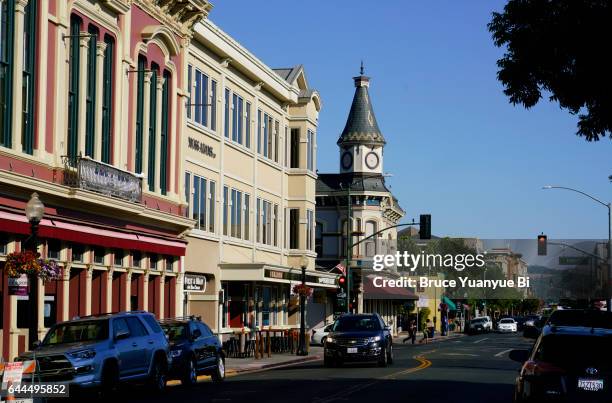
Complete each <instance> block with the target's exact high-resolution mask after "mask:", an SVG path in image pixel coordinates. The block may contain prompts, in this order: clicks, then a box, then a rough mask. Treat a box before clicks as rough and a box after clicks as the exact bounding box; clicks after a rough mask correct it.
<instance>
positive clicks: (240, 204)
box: [180, 20, 336, 333]
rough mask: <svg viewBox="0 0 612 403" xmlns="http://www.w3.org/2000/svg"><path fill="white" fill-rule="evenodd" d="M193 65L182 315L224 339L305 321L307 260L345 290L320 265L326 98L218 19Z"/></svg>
mask: <svg viewBox="0 0 612 403" xmlns="http://www.w3.org/2000/svg"><path fill="white" fill-rule="evenodd" d="M184 68H185V77H186V81H185V82H184V83H183V88H184V89H185V94H186V98H187V105H188V109H187V119H186V125H185V129H184V130H185V133H184V136H183V138H182V140H183V141H182V144H181V146H182V149H183V150H182V155H183V159H182V160H181V168H180V172H181V175H183V177H184V183H183V189H182V192H181V194H182V196H183V197H184V202H185V204H186V205H187V215H188V216H189V217H190V218H192V219H194V220H195V227H194V229H193V230H192V231H191V232H190V233H189V235H188V236H187V240H188V246H187V252H186V256H185V260H184V268H185V273H186V274H185V276H186V277H185V288H193V289H186V290H185V293H184V303H183V305H182V307H183V308H184V312H183V313H184V314H186V315H187V314H196V315H201V316H202V317H203V319H204V320H205V321H206V322H207V323H208V324H209V325H210V326H211V327H212V328H213V329H217V330H218V331H219V332H220V333H224V332H229V331H232V330H240V329H242V328H243V327H251V328H252V327H260V328H261V327H264V326H272V327H275V328H278V327H287V326H290V325H292V324H293V325H295V324H296V323H297V321H298V315H297V311H298V309H297V305H296V298H295V297H294V296H292V292H291V288H292V285H294V284H297V283H298V281H299V280H300V270H301V269H300V262H301V259H302V257H303V256H305V257H307V258H308V270H307V283H308V284H309V285H311V286H313V287H315V289H326V288H329V289H332V288H335V287H336V286H335V277H336V276H335V275H332V274H327V273H320V272H317V271H315V270H314V262H315V257H316V254H315V247H314V227H315V225H314V223H315V218H314V212H315V181H316V179H317V174H316V162H317V161H316V149H317V145H316V143H317V140H316V138H317V124H318V116H319V111H320V109H321V99H320V97H319V94H318V93H317V91H316V90H314V89H312V88H311V87H310V86H309V83H308V80H307V77H306V74H305V72H304V69H303V67H302V66H300V65H298V66H295V67H291V68H286V69H272V68H270V67H268V66H266V65H265V64H264V63H263V62H262V61H261V60H259V59H257V57H255V56H254V55H253V54H252V53H250V52H249V51H248V50H247V49H245V48H244V47H243V46H242V45H240V44H239V43H238V42H236V41H235V40H234V39H232V38H231V37H230V36H229V35H228V34H226V33H225V32H223V31H222V30H221V29H220V28H219V27H217V26H216V25H214V24H213V23H212V22H211V21H209V20H205V21H202V22H201V23H198V24H196V26H195V34H194V37H193V39H192V41H191V43H190V46H189V54H188V58H187V63H186V65H185V66H184ZM193 283H198V285H196V286H193V287H191V286H190V284H193ZM204 284H205V286H204Z"/></svg>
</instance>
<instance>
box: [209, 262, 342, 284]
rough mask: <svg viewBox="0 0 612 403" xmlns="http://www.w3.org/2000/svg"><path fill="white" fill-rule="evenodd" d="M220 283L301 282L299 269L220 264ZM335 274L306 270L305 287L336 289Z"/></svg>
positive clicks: (247, 264)
mask: <svg viewBox="0 0 612 403" xmlns="http://www.w3.org/2000/svg"><path fill="white" fill-rule="evenodd" d="M219 266H220V267H221V280H222V281H268V282H272V283H286V284H297V283H299V282H301V281H302V271H301V269H296V268H293V267H285V266H276V265H269V264H265V263H221V264H219ZM337 278H338V275H337V274H333V273H325V272H320V271H317V270H306V285H308V286H310V287H319V288H330V289H335V288H338V286H337V284H336V279H337Z"/></svg>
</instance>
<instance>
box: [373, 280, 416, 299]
mask: <svg viewBox="0 0 612 403" xmlns="http://www.w3.org/2000/svg"><path fill="white" fill-rule="evenodd" d="M374 277H382V276H374V275H367V276H365V278H364V280H363V298H364V299H387V300H388V299H395V300H408V299H419V297H418V296H417V295H416V294H415V293H414V291H413V290H412V289H410V288H404V287H376V286H374Z"/></svg>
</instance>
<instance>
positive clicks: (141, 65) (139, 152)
mask: <svg viewBox="0 0 612 403" xmlns="http://www.w3.org/2000/svg"><path fill="white" fill-rule="evenodd" d="M146 68H147V59H146V58H145V57H144V56H143V55H139V56H138V73H137V74H138V76H137V84H136V148H135V149H136V153H135V167H134V171H135V172H136V173H143V172H142V164H143V155H144V153H143V152H144V150H143V147H144V86H145V82H144V78H145V69H146Z"/></svg>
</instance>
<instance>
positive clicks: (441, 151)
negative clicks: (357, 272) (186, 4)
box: [210, 0, 612, 238]
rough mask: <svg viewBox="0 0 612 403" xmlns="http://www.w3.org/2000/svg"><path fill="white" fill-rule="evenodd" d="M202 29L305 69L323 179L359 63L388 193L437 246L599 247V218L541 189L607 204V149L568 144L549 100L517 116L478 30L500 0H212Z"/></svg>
mask: <svg viewBox="0 0 612 403" xmlns="http://www.w3.org/2000/svg"><path fill="white" fill-rule="evenodd" d="M213 3H214V4H215V7H214V8H213V10H212V12H211V14H210V19H211V20H212V21H213V22H215V24H217V25H218V26H219V27H220V28H221V29H223V30H225V31H226V32H228V33H229V34H230V35H232V36H233V37H234V38H235V39H237V40H238V41H239V42H240V43H242V44H243V45H244V46H245V47H246V48H248V49H249V50H250V51H251V52H253V53H254V54H255V55H256V56H257V57H259V58H260V59H261V60H263V61H264V62H265V63H267V64H268V65H270V66H272V67H287V66H291V65H295V64H300V63H301V64H304V66H305V69H306V74H307V78H308V81H309V84H310V85H311V86H312V87H314V88H316V89H317V90H319V92H320V93H321V96H322V99H323V110H322V112H321V115H320V117H319V120H320V124H319V131H318V146H319V147H318V168H319V172H337V171H338V166H339V163H338V151H337V146H336V140H337V138H338V136H339V134H340V132H341V131H342V129H343V127H344V124H345V122H346V117H347V114H348V110H349V107H350V103H351V99H352V97H353V82H352V79H351V77H353V76H354V75H356V74H357V73H358V68H359V62H360V60H361V59H363V60H364V63H365V67H366V74H367V75H370V76H371V77H372V82H371V87H370V95H371V97H372V102H373V104H374V108H375V112H376V116H377V119H378V123H379V126H380V128H381V130H382V131H383V134H384V135H385V137H386V139H387V146H386V148H385V160H384V164H385V165H384V168H385V171H387V172H390V173H393V174H394V176H393V177H392V178H389V182H390V184H391V186H392V189H393V192H394V193H395V195H396V196H397V197H398V198H399V200H400V203H401V205H402V206H403V207H404V209H405V210H406V212H407V218H412V217H415V218H416V219H417V220H418V216H419V214H420V213H431V214H432V226H433V228H432V232H433V233H434V234H438V235H450V236H478V237H481V238H533V237H535V235H536V234H538V233H540V232H541V231H544V232H545V233H547V234H549V237H550V238H604V237H605V238H607V210H606V208H605V207H603V206H600V205H596V204H595V203H593V202H592V201H590V200H588V199H586V198H582V197H581V196H580V195H578V194H574V193H571V192H567V191H562V190H546V191H544V190H541V186H542V185H545V184H557V185H565V186H569V187H577V188H580V189H582V190H584V191H586V192H589V193H592V194H593V195H595V196H597V197H599V198H601V199H603V200H604V201H608V200H612V184H610V183H609V182H608V179H607V177H608V175H609V174H612V158H611V156H612V143H611V141H610V140H608V139H604V140H603V141H599V142H596V143H587V142H586V141H584V140H582V139H581V138H579V137H577V136H576V135H575V134H574V133H575V132H576V118H575V117H574V116H571V115H570V114H569V113H567V112H566V111H562V110H560V109H559V107H558V105H556V104H552V103H548V102H544V103H540V104H539V105H537V106H536V107H535V108H532V109H531V110H525V109H524V108H522V107H519V106H516V107H515V106H512V105H511V104H509V103H508V101H507V99H506V98H505V96H504V95H503V93H502V86H501V85H500V84H499V83H498V81H497V80H496V71H497V69H496V65H495V62H496V60H497V59H498V58H499V56H500V55H501V54H502V50H501V49H497V48H495V47H494V46H493V44H492V41H491V36H490V34H489V33H488V31H487V29H486V24H487V22H488V21H489V20H490V15H491V12H492V11H494V10H501V9H502V7H503V4H505V2H503V1H499V0H496V1H488V0H478V1H451V0H447V1H433V2H416V1H399V0H397V1H390V0H386V1H382V2H371V1H368V2H366V1H329V0H326V1H320V0H313V1H308V2H297V1H296V2H292V1H286V0H284V1H278V0H266V1H261V2H252V1H246V0H244V1H243V0H240V1H239V0H228V1H225V0H218V1H217V2H214V1H213Z"/></svg>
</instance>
